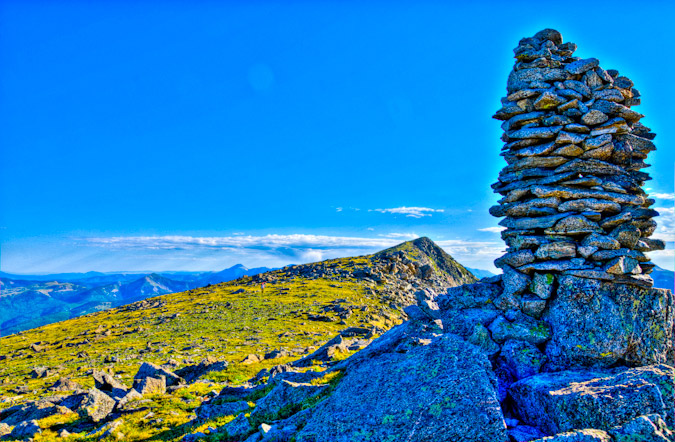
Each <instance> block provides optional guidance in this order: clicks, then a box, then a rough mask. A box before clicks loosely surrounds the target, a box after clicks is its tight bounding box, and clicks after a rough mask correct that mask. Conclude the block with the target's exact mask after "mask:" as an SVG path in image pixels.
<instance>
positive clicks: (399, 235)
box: [377, 233, 420, 241]
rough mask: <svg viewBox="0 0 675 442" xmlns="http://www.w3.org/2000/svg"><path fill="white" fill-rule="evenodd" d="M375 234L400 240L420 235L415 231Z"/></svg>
mask: <svg viewBox="0 0 675 442" xmlns="http://www.w3.org/2000/svg"><path fill="white" fill-rule="evenodd" d="M377 236H381V237H383V238H392V239H400V240H401V241H408V240H411V239H416V238H419V237H420V236H419V235H418V234H417V233H380V234H379V235H377Z"/></svg>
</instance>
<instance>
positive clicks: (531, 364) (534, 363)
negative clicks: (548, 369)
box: [499, 340, 546, 379]
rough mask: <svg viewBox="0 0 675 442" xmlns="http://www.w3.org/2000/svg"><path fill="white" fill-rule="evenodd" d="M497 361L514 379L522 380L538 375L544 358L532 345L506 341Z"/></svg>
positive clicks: (523, 342)
mask: <svg viewBox="0 0 675 442" xmlns="http://www.w3.org/2000/svg"><path fill="white" fill-rule="evenodd" d="M499 359H500V362H501V363H502V366H503V367H505V368H506V369H507V370H509V371H510V372H511V374H512V375H513V377H514V378H515V379H523V378H526V377H529V376H533V375H535V374H537V373H539V371H540V370H541V367H542V365H544V362H545V361H546V356H544V354H543V353H542V352H541V351H539V349H538V348H537V346H536V345H534V344H531V343H529V342H525V341H515V340H508V341H506V342H504V345H502V349H501V352H500V353H499Z"/></svg>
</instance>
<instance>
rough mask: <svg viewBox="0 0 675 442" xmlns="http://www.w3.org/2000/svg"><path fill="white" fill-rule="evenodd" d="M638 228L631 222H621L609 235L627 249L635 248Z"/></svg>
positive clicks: (638, 234) (639, 233) (638, 233)
mask: <svg viewBox="0 0 675 442" xmlns="http://www.w3.org/2000/svg"><path fill="white" fill-rule="evenodd" d="M641 234H642V232H640V229H638V228H637V227H636V226H634V225H633V224H621V225H619V226H618V227H617V228H615V229H614V230H612V233H610V236H611V237H612V238H614V239H616V240H617V241H619V244H621V245H622V246H623V247H627V248H629V249H633V248H635V246H636V245H637V242H638V241H639V240H640V235H641Z"/></svg>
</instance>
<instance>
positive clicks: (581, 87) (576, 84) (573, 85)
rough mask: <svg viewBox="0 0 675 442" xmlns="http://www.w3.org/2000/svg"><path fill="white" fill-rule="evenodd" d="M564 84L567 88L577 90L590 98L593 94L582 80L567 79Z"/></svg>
mask: <svg viewBox="0 0 675 442" xmlns="http://www.w3.org/2000/svg"><path fill="white" fill-rule="evenodd" d="M563 84H564V85H565V87H566V88H568V89H572V90H575V91H577V92H578V93H580V94H581V95H583V96H584V97H587V98H590V96H591V90H590V89H589V88H588V86H586V85H585V84H584V83H583V82H581V81H576V80H567V81H565V82H564V83H563Z"/></svg>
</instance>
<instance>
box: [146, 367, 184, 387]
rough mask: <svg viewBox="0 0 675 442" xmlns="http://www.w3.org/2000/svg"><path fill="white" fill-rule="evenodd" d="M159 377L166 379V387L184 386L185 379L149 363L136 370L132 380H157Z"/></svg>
mask: <svg viewBox="0 0 675 442" xmlns="http://www.w3.org/2000/svg"><path fill="white" fill-rule="evenodd" d="M160 376H164V378H165V379H166V386H167V387H170V386H173V385H182V384H185V379H183V378H181V377H180V376H178V375H177V374H175V373H173V372H171V371H169V370H166V369H164V368H162V367H160V366H159V365H155V364H151V363H149V362H143V364H142V365H141V367H140V368H139V369H138V373H136V376H134V379H143V378H159V377H160Z"/></svg>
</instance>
